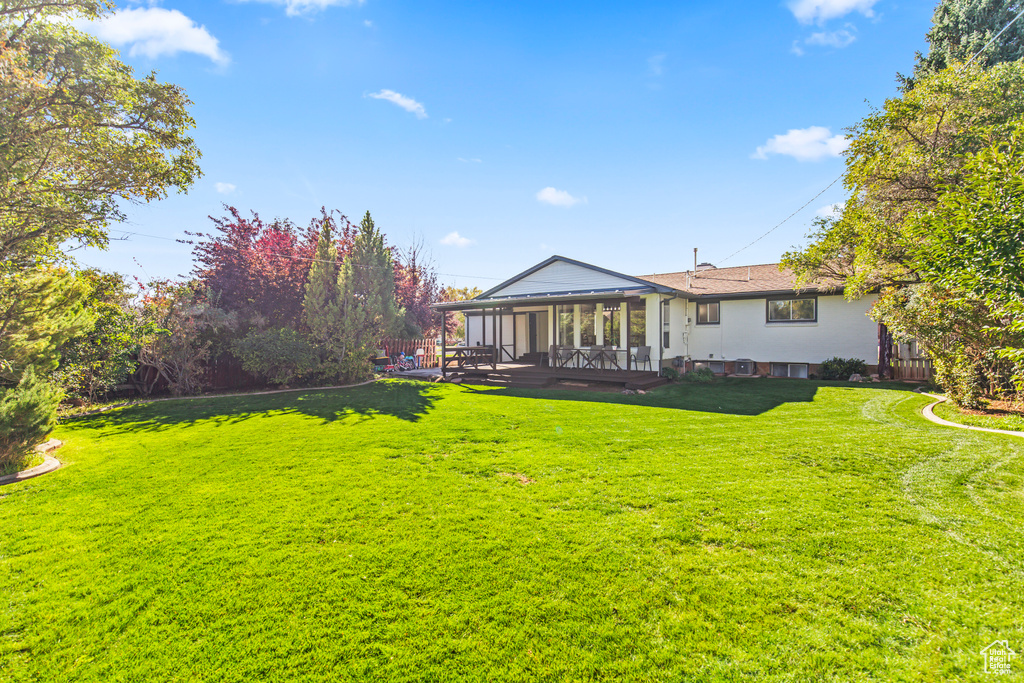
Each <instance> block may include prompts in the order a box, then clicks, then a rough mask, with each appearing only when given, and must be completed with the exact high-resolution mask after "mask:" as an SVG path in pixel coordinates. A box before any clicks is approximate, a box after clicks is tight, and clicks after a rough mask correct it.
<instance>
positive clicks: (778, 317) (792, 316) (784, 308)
mask: <svg viewBox="0 0 1024 683" xmlns="http://www.w3.org/2000/svg"><path fill="white" fill-rule="evenodd" d="M817 319H818V300H817V299H768V322H770V323H795V322H815V321H816V320H817Z"/></svg>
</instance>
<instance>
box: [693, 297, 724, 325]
mask: <svg viewBox="0 0 1024 683" xmlns="http://www.w3.org/2000/svg"><path fill="white" fill-rule="evenodd" d="M720 307H721V304H719V303H718V302H717V301H707V302H698V303H697V324H698V325H717V324H718V314H719V309H720Z"/></svg>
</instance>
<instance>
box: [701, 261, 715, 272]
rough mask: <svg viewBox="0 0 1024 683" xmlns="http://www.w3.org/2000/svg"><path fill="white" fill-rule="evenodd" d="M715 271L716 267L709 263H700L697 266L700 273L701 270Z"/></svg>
mask: <svg viewBox="0 0 1024 683" xmlns="http://www.w3.org/2000/svg"><path fill="white" fill-rule="evenodd" d="M714 269H715V267H714V266H713V265H712V264H710V263H707V262H704V263H698V264H697V270H698V271H701V270H714Z"/></svg>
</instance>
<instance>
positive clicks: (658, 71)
mask: <svg viewBox="0 0 1024 683" xmlns="http://www.w3.org/2000/svg"><path fill="white" fill-rule="evenodd" d="M667 56H668V55H666V54H660V55H654V56H653V57H648V58H647V66H648V67H649V68H650V70H651V74H653V75H655V76H660V75H662V74H663V73H665V57H667Z"/></svg>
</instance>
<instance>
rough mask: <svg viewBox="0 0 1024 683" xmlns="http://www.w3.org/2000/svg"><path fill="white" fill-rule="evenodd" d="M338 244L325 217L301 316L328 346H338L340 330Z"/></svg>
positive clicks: (317, 339) (317, 337) (314, 337)
mask: <svg viewBox="0 0 1024 683" xmlns="http://www.w3.org/2000/svg"><path fill="white" fill-rule="evenodd" d="M337 260H338V248H337V246H336V245H335V244H334V235H333V234H332V230H331V224H330V222H329V221H326V220H325V221H324V222H323V225H322V227H321V230H320V239H319V241H318V242H317V245H316V252H314V254H313V264H312V266H310V269H309V279H308V280H307V281H306V296H305V298H304V299H303V301H302V320H303V322H305V323H306V326H307V327H308V328H309V332H310V335H311V336H312V337H313V339H314V340H315V341H316V342H318V343H320V344H322V345H324V346H326V347H327V348H329V349H337V348H338V346H339V342H340V332H341V305H340V301H339V300H340V291H339V288H338V265H337Z"/></svg>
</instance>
